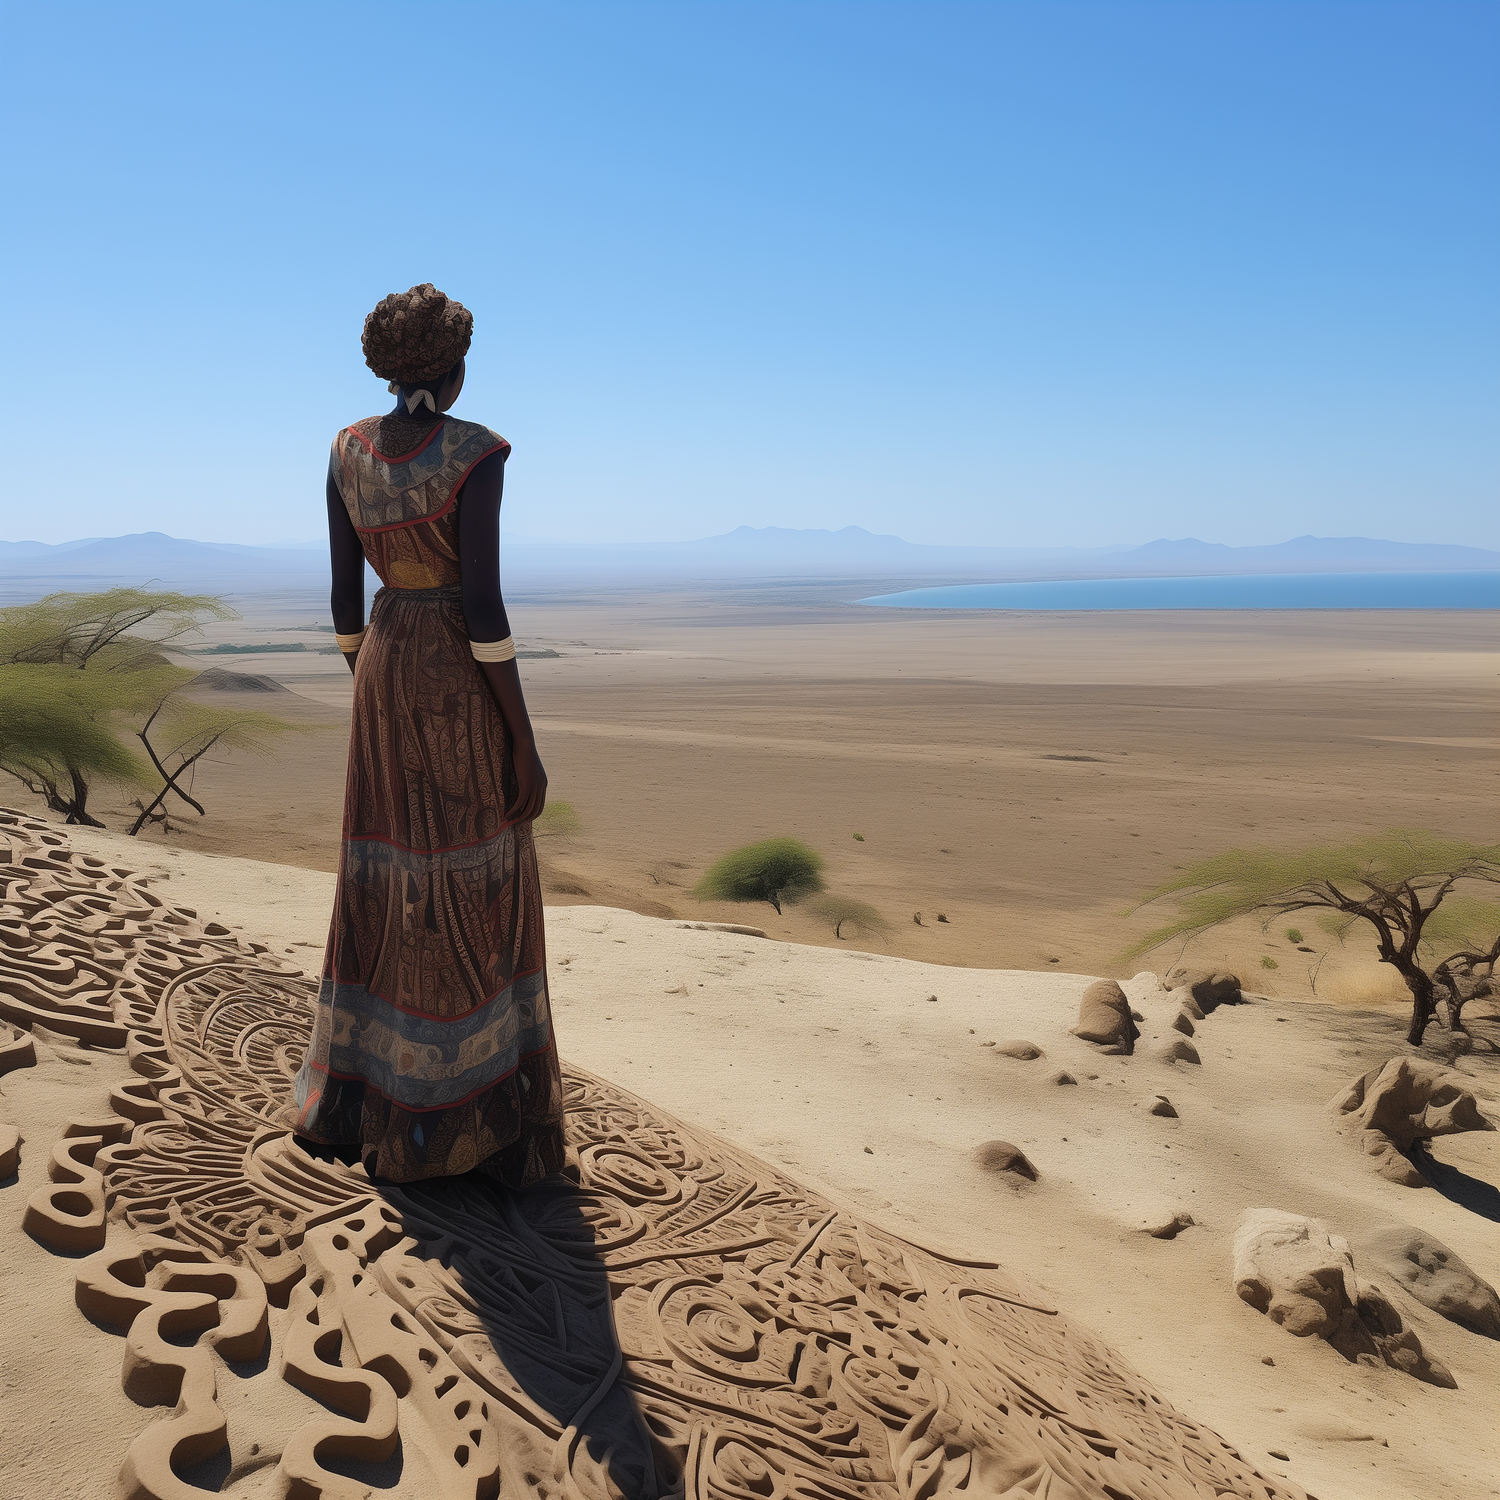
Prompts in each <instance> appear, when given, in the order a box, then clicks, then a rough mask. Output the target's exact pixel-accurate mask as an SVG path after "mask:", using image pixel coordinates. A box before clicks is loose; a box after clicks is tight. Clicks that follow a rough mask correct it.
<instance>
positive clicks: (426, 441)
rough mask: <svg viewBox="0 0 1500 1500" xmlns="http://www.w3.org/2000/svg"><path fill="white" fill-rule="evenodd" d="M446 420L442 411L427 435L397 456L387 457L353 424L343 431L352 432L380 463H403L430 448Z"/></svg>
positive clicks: (446, 416) (445, 415)
mask: <svg viewBox="0 0 1500 1500" xmlns="http://www.w3.org/2000/svg"><path fill="white" fill-rule="evenodd" d="M380 420H381V421H384V420H385V418H384V417H382V418H381V419H380ZM448 420H449V418H448V413H447V412H444V413H443V414H442V416H440V417H439V418H438V419H437V423H436V425H435V426H434V427H433V429H432V431H431V432H429V433H428V434H427V436H426V437H425V438H423V439H422V441H421V442H420V443H418V444H417V446H416V447H415V448H413V449H412V450H411V452H410V453H403V454H401V455H400V457H399V458H389V457H387V456H386V455H385V454H384V453H382V452H381V451H380V449H379V448H377V447H376V446H375V444H374V443H372V442H371V441H370V440H369V438H367V437H366V436H365V435H364V433H362V432H361V431H360V430H359V428H357V427H353V426H350V427H346V428H345V429H344V431H345V432H348V433H352V434H353V435H354V437H355V438H356V439H357V440H358V441H359V442H361V443H363V444H364V448H365V452H366V453H368V454H370V455H371V456H372V457H374V458H378V459H379V460H380V461H381V463H383V464H404V463H410V462H411V460H412V459H414V458H415V457H416V456H417V454H419V453H423V452H425V451H426V450H427V449H428V448H430V447H431V446H432V440H433V438H435V437H437V436H438V434H439V433H441V432H442V430H443V424H444V423H445V422H447V421H448Z"/></svg>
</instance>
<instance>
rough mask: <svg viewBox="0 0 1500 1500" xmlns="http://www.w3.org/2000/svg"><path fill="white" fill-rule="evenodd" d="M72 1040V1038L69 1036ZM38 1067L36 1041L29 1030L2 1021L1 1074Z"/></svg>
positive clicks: (0, 1033)
mask: <svg viewBox="0 0 1500 1500" xmlns="http://www.w3.org/2000/svg"><path fill="white" fill-rule="evenodd" d="M69 1040H70V1041H71V1040H72V1038H69ZM34 1067H36V1043H35V1042H34V1041H33V1040H32V1039H31V1036H30V1034H29V1033H28V1032H25V1031H22V1030H21V1028H20V1027H19V1026H12V1025H11V1023H10V1022H9V1021H0V1076H3V1075H4V1074H6V1073H9V1072H11V1071H12V1069H14V1068H34Z"/></svg>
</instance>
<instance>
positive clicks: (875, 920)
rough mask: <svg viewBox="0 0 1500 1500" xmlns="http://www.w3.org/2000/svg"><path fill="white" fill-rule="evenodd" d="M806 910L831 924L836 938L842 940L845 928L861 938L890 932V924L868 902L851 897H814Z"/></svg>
mask: <svg viewBox="0 0 1500 1500" xmlns="http://www.w3.org/2000/svg"><path fill="white" fill-rule="evenodd" d="M807 909H808V910H809V911H810V912H811V913H812V914H813V915H814V916H815V917H821V918H822V919H823V920H824V921H825V922H831V923H832V924H833V935H834V937H836V938H840V939H842V937H843V936H844V931H843V930H844V928H845V927H852V928H854V929H855V930H857V931H858V933H859V934H860V936H861V937H884V936H885V935H886V934H887V933H889V932H890V930H891V924H890V923H889V922H887V921H886V919H885V918H884V917H883V916H881V915H880V913H879V912H878V911H877V910H876V909H875V908H874V907H873V906H871V905H870V903H869V902H868V901H856V900H855V899H854V897H852V896H833V895H822V896H816V897H814V898H813V899H812V900H811V901H810V902H808V907H807Z"/></svg>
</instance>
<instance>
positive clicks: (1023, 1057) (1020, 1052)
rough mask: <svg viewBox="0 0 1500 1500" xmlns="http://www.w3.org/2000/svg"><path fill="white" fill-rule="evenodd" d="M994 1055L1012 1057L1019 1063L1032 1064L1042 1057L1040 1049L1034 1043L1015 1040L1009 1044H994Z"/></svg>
mask: <svg viewBox="0 0 1500 1500" xmlns="http://www.w3.org/2000/svg"><path fill="white" fill-rule="evenodd" d="M995 1055H996V1056H997V1057H1014V1058H1018V1059H1019V1060H1020V1061H1021V1062H1033V1061H1034V1060H1035V1059H1036V1058H1038V1057H1040V1056H1042V1049H1041V1048H1040V1047H1038V1046H1037V1044H1036V1043H1035V1042H1028V1041H1023V1040H1019V1039H1018V1040H1016V1041H1011V1042H997V1043H996V1044H995Z"/></svg>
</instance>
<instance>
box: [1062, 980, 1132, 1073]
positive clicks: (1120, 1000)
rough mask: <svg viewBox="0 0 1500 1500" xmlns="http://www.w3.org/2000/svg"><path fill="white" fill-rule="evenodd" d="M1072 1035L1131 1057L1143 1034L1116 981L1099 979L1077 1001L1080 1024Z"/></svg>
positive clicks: (1123, 992)
mask: <svg viewBox="0 0 1500 1500" xmlns="http://www.w3.org/2000/svg"><path fill="white" fill-rule="evenodd" d="M1073 1035H1074V1036H1076V1037H1081V1038H1082V1039H1083V1040H1084V1041H1086V1042H1097V1043H1099V1044H1100V1045H1102V1046H1107V1047H1112V1048H1115V1049H1117V1050H1118V1051H1119V1052H1120V1053H1122V1054H1125V1055H1129V1054H1130V1053H1131V1052H1133V1051H1135V1039H1136V1037H1138V1036H1139V1035H1140V1032H1139V1031H1137V1030H1136V1027H1135V1022H1134V1021H1133V1020H1132V1019H1131V1014H1130V1002H1129V1001H1128V1000H1127V999H1126V998H1125V991H1124V990H1122V989H1121V988H1120V986H1119V985H1118V984H1116V983H1115V981H1114V980H1113V979H1096V980H1095V981H1094V982H1093V984H1091V985H1090V986H1089V987H1088V988H1087V989H1086V990H1085V991H1084V992H1083V996H1082V998H1081V999H1080V1000H1079V1002H1078V1024H1077V1025H1076V1026H1075V1027H1074V1028H1073Z"/></svg>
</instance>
